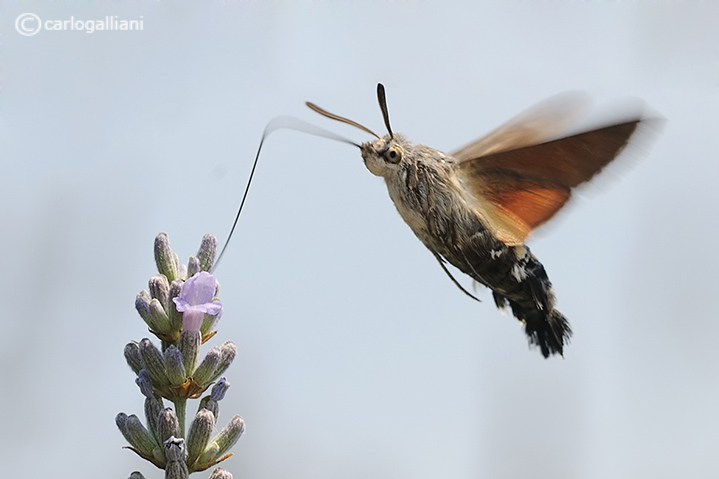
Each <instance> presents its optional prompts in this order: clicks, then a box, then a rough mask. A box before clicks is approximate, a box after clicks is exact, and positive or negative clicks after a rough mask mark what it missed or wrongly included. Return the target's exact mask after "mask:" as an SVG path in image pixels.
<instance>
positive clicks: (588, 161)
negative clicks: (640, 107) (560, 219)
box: [459, 119, 640, 245]
mask: <svg viewBox="0 0 719 479" xmlns="http://www.w3.org/2000/svg"><path fill="white" fill-rule="evenodd" d="M639 122H640V120H639V119H634V120H631V121H627V122H625V123H619V124H616V125H611V126H606V127H603V128H599V129H597V130H591V131H587V132H584V133H579V134H577V135H573V136H568V137H565V138H560V139H558V140H553V141H549V142H546V143H540V144H538V145H530V146H524V147H521V148H517V149H512V150H508V151H499V152H496V153H490V154H487V155H485V156H480V157H476V158H473V159H467V158H465V159H463V160H462V161H461V162H460V164H459V173H460V174H459V176H460V180H461V181H463V182H464V183H465V186H467V187H468V188H469V190H470V191H471V192H472V193H473V195H474V197H475V199H476V200H477V203H478V209H479V210H480V211H481V212H482V215H483V217H484V219H485V220H486V221H487V222H488V223H489V226H490V228H492V230H493V231H494V233H495V234H496V236H497V237H498V238H499V239H500V240H502V241H504V242H505V243H507V244H510V245H512V244H521V243H523V242H524V240H525V238H526V237H527V235H529V233H530V232H531V231H532V230H533V229H535V228H537V227H538V226H539V225H541V224H542V223H544V222H546V221H547V220H549V219H550V218H551V217H552V216H554V215H555V214H556V213H557V211H559V209H560V208H561V207H562V206H564V204H565V203H566V202H567V200H569V197H570V195H571V189H572V188H574V187H575V186H577V185H579V184H581V183H584V182H585V181H588V180H590V179H591V178H592V177H593V176H594V175H596V174H597V173H599V171H601V170H602V168H604V166H606V165H607V164H608V163H609V162H610V161H612V160H613V159H614V158H616V157H617V155H619V153H620V152H621V151H622V150H623V149H624V147H625V146H626V145H627V143H628V141H629V138H630V137H631V136H632V133H634V131H635V130H636V128H637V125H638V124H639Z"/></svg>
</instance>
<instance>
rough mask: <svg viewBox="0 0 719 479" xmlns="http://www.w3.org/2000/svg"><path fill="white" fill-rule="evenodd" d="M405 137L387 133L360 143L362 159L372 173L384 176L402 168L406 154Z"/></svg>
mask: <svg viewBox="0 0 719 479" xmlns="http://www.w3.org/2000/svg"><path fill="white" fill-rule="evenodd" d="M403 139H404V138H403V136H402V135H396V136H390V135H386V136H385V137H384V138H380V139H379V140H377V141H368V142H367V143H363V144H362V145H360V150H361V151H362V159H363V160H364V164H365V166H367V169H368V170H369V171H370V173H372V174H373V175H376V176H383V177H384V176H387V175H388V174H391V173H392V172H394V171H396V170H397V169H399V168H400V165H401V164H402V160H403V159H404V157H405V154H406V152H405V148H404V142H403V141H402V140H403Z"/></svg>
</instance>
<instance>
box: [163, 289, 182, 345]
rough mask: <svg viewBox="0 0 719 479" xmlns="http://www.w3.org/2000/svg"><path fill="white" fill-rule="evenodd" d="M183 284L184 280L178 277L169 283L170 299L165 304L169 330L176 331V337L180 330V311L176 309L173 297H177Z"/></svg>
mask: <svg viewBox="0 0 719 479" xmlns="http://www.w3.org/2000/svg"><path fill="white" fill-rule="evenodd" d="M183 284H184V282H183V281H180V280H179V279H178V280H177V281H173V282H172V284H171V285H170V300H169V304H168V305H167V316H168V317H169V318H170V327H171V330H172V331H177V335H178V337H179V335H180V331H181V330H182V313H181V312H179V311H178V310H177V306H176V305H175V301H174V298H176V297H178V296H179V295H180V292H182V285H183Z"/></svg>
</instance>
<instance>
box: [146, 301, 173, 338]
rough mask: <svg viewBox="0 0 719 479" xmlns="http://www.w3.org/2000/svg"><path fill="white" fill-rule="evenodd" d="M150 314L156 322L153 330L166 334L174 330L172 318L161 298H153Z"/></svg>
mask: <svg viewBox="0 0 719 479" xmlns="http://www.w3.org/2000/svg"><path fill="white" fill-rule="evenodd" d="M150 314H151V315H152V321H153V323H154V328H151V329H152V331H153V332H155V333H160V334H165V333H168V332H170V331H171V330H172V328H171V327H170V318H168V317H167V313H166V312H165V308H164V307H163V306H162V303H161V302H160V300H159V299H156V298H152V301H150Z"/></svg>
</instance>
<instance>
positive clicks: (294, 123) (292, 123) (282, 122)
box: [212, 110, 360, 272]
mask: <svg viewBox="0 0 719 479" xmlns="http://www.w3.org/2000/svg"><path fill="white" fill-rule="evenodd" d="M316 111H317V110H316ZM322 111H324V110H322ZM281 129H288V130H296V131H301V132H304V133H309V134H310V135H315V136H321V137H323V138H329V139H330V140H335V141H340V142H342V143H348V144H350V145H354V146H356V147H358V148H359V146H360V145H358V144H357V143H355V142H353V141H351V140H348V139H347V138H345V137H343V136H340V135H337V134H336V133H332V132H331V131H328V130H325V129H323V128H320V127H318V126H315V125H312V124H310V123H307V122H305V121H302V120H300V119H298V118H295V117H293V116H278V117H276V118H274V119H272V120H271V121H270V122H269V123H268V124H267V126H266V127H265V131H264V132H263V133H262V139H260V145H259V147H258V148H257V154H256V155H255V161H254V162H253V163H252V170H250V176H249V178H248V179H247V186H245V192H244V193H243V194H242V201H241V202H240V207H239V209H238V210H237V215H236V216H235V221H234V222H233V223H232V228H231V229H230V234H229V235H227V240H226V241H225V245H224V246H223V247H222V250H221V251H220V254H219V256H218V257H217V261H215V264H214V266H213V267H212V271H213V272H214V271H215V270H216V269H217V266H218V265H219V264H220V260H221V259H222V257H223V256H224V254H225V250H227V246H228V245H229V244H230V239H231V238H232V235H233V234H234V232H235V228H236V227H237V223H238V221H239V220H240V214H242V209H243V208H244V206H245V201H246V200H247V194H248V193H249V192H250V185H251V184H252V179H253V178H254V177H255V170H256V169H257V163H258V160H259V159H260V152H261V151H262V146H263V145H264V143H265V139H267V137H268V136H269V135H270V134H271V133H273V132H275V131H277V130H281Z"/></svg>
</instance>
